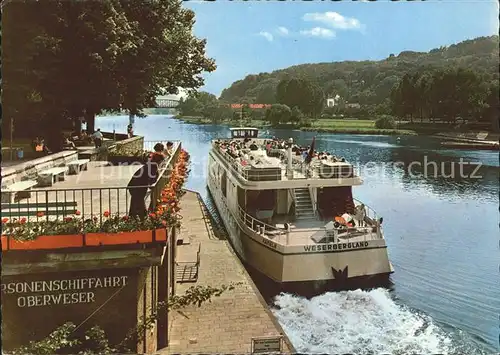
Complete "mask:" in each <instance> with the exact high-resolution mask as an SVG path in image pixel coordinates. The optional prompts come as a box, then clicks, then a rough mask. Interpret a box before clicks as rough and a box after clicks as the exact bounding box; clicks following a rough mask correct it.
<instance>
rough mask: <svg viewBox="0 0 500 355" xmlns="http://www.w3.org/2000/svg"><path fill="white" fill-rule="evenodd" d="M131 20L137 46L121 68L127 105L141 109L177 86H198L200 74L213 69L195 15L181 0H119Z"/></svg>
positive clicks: (138, 111) (176, 89)
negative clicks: (196, 31)
mask: <svg viewBox="0 0 500 355" xmlns="http://www.w3.org/2000/svg"><path fill="white" fill-rule="evenodd" d="M120 4H121V5H122V7H123V8H124V13H125V16H126V18H127V20H128V22H129V23H131V24H137V25H136V26H137V32H138V37H139V42H138V43H139V44H140V45H139V46H136V47H134V50H133V51H130V52H127V53H126V54H127V55H126V56H124V60H123V61H122V62H121V65H120V67H119V70H120V73H121V76H123V77H124V78H125V87H126V90H125V100H124V102H123V108H125V109H128V110H129V111H130V112H131V113H133V114H141V111H142V109H143V108H146V107H151V106H152V105H154V102H155V98H156V96H158V95H162V94H177V93H178V87H183V88H199V87H201V86H202V85H203V82H204V81H203V77H202V76H201V73H202V72H204V71H206V72H211V71H213V70H215V68H216V67H215V62H214V61H213V59H209V58H206V56H205V46H206V41H205V40H202V39H198V38H196V37H195V36H194V35H193V34H192V31H193V26H194V23H195V15H194V12H193V11H192V10H189V9H186V8H183V7H182V1H179V0H163V1H150V0H138V1H129V0H120Z"/></svg>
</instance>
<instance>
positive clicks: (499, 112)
mask: <svg viewBox="0 0 500 355" xmlns="http://www.w3.org/2000/svg"><path fill="white" fill-rule="evenodd" d="M499 96H500V90H499V86H498V82H496V83H495V84H494V85H492V86H491V87H490V88H489V92H488V96H487V97H486V100H485V106H484V108H483V110H482V112H481V116H480V117H481V121H483V122H491V126H492V129H493V130H494V131H495V132H498V131H499V117H500V107H499Z"/></svg>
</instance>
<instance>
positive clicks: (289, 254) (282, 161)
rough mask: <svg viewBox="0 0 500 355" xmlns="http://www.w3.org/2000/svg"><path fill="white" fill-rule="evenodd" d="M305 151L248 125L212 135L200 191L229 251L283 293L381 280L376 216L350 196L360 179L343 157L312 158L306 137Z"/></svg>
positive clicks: (384, 261) (382, 256)
mask: <svg viewBox="0 0 500 355" xmlns="http://www.w3.org/2000/svg"><path fill="white" fill-rule="evenodd" d="M306 149H307V148H302V147H298V146H296V145H294V144H293V141H292V140H291V139H290V140H288V141H286V142H285V141H280V140H277V139H274V138H273V139H266V138H259V137H258V130H257V129H256V128H231V138H229V139H217V140H213V141H212V148H211V150H210V153H209V161H208V183H207V184H208V189H209V191H210V193H211V195H212V197H213V200H214V202H215V205H216V207H217V209H218V212H219V214H220V216H221V219H222V221H223V222H224V225H225V227H226V229H227V231H228V234H229V238H230V239H231V243H232V245H233V248H234V249H235V251H236V253H237V254H238V255H239V256H240V257H241V259H242V260H243V261H244V262H245V263H246V264H247V265H249V266H251V268H253V269H255V270H257V271H258V272H260V273H261V274H263V275H265V276H266V277H267V278H268V279H270V280H272V281H274V282H273V283H274V284H275V285H277V286H278V287H279V289H280V290H285V291H287V290H290V291H291V290H309V291H311V290H316V291H318V292H322V291H323V290H325V289H330V288H332V289H337V288H340V289H348V288H352V287H358V285H360V284H361V285H367V287H372V285H373V286H376V285H379V284H380V283H381V282H385V281H388V279H389V278H388V276H389V274H390V273H392V272H393V267H392V265H391V263H390V262H389V258H388V254H387V246H386V242H385V239H384V236H383V233H382V227H381V224H382V218H380V219H378V218H377V216H376V214H375V212H374V211H373V210H372V209H371V208H369V207H368V206H366V205H364V204H362V203H361V202H359V201H357V200H356V199H354V198H353V197H352V186H355V185H361V184H362V180H361V178H360V177H359V176H357V175H355V172H354V168H353V166H352V164H350V163H348V162H346V161H345V159H343V158H337V157H335V156H333V155H330V154H329V153H324V154H322V155H319V156H316V157H313V152H314V140H313V143H312V144H311V147H310V148H309V150H306ZM267 278H266V279H267ZM358 281H361V283H360V282H358ZM365 281H368V282H365ZM303 286H306V288H304V287H303ZM311 286H312V287H311ZM299 292H300V291H299Z"/></svg>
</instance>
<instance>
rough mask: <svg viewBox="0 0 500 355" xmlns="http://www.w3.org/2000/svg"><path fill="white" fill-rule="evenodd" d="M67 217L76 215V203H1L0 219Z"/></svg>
mask: <svg viewBox="0 0 500 355" xmlns="http://www.w3.org/2000/svg"><path fill="white" fill-rule="evenodd" d="M39 213H43V215H44V216H61V217H63V216H67V215H73V214H75V213H76V201H61V202H38V203H29V202H28V203H26V202H23V203H2V217H8V218H21V217H33V216H38V214H39Z"/></svg>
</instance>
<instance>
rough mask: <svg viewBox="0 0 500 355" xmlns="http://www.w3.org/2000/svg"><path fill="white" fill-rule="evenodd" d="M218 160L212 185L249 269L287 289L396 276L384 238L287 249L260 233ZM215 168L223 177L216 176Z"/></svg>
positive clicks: (210, 180) (210, 177)
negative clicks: (245, 218)
mask: <svg viewBox="0 0 500 355" xmlns="http://www.w3.org/2000/svg"><path fill="white" fill-rule="evenodd" d="M214 158H215V159H209V161H210V163H209V164H215V165H218V166H217V167H216V169H213V167H210V166H209V173H208V181H207V185H208V188H209V191H210V193H211V195H212V197H213V200H214V203H215V205H216V207H217V210H218V212H219V214H220V217H221V219H222V221H223V223H224V225H225V227H226V230H227V232H228V235H229V238H230V241H231V244H232V246H233V248H234V250H235V251H236V253H237V254H238V255H239V256H240V258H241V259H242V260H243V261H244V262H245V263H246V264H247V265H249V266H250V267H252V268H253V269H255V270H257V271H258V272H260V273H261V274H263V275H265V276H266V277H267V278H269V279H270V280H272V281H274V282H276V283H277V284H279V285H281V286H283V288H286V286H292V285H300V284H304V283H316V284H319V285H323V286H327V285H331V286H332V287H337V286H339V287H340V288H343V287H344V286H345V287H346V288H348V287H349V286H348V284H349V283H350V282H351V281H361V282H363V280H365V279H368V280H378V279H379V278H380V279H382V280H384V279H387V278H388V277H387V276H388V275H389V274H390V273H392V272H393V268H392V265H391V264H390V262H389V259H388V255H387V247H386V244H385V240H384V239H383V238H382V239H378V240H366V241H358V242H353V243H337V244H316V245H315V244H311V243H309V244H307V245H281V244H279V243H274V242H273V241H272V240H270V239H269V238H267V237H265V236H262V235H258V234H256V233H255V232H254V231H252V229H250V228H248V226H247V225H246V223H245V221H242V219H241V218H240V214H239V212H238V201H237V200H238V198H237V193H236V186H235V184H234V183H233V181H234V180H233V178H234V176H232V173H231V171H227V170H226V168H225V167H224V166H222V164H220V162H219V161H217V157H214ZM210 169H212V171H210ZM214 170H215V171H217V172H218V173H215V174H214V173H213V171H214ZM221 171H225V173H226V174H227V179H221V173H220V172H221ZM223 180H226V181H224V182H225V183H226V185H227V186H226V196H223V193H222V190H221V184H222V183H223ZM376 282H378V281H376ZM327 287H329V286H327Z"/></svg>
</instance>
